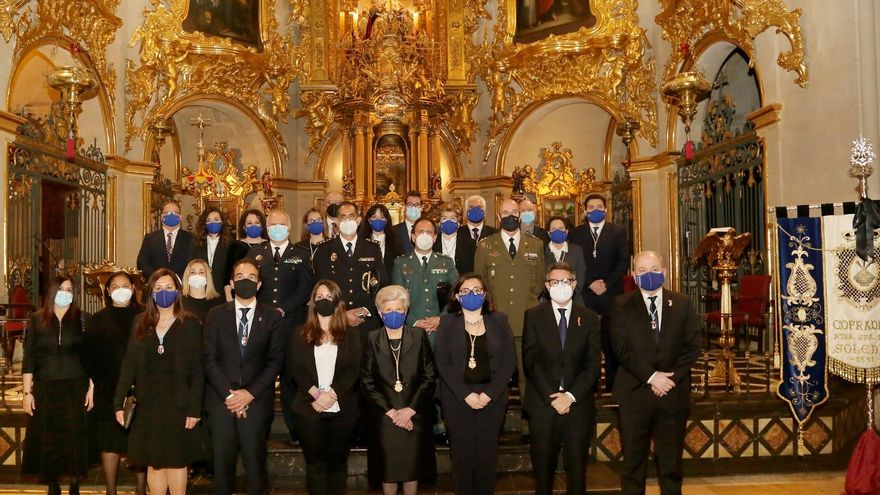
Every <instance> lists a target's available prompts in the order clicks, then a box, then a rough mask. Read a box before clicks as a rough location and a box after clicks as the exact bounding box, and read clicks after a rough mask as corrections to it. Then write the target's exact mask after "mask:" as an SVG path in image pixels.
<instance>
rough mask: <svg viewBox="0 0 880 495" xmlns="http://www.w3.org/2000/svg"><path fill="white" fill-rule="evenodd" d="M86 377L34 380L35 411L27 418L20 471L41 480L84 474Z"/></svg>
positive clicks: (86, 470) (85, 468) (86, 458)
mask: <svg viewBox="0 0 880 495" xmlns="http://www.w3.org/2000/svg"><path fill="white" fill-rule="evenodd" d="M88 389H89V380H88V378H85V377H83V378H73V379H69V380H52V381H41V380H36V381H35V382H34V388H33V393H34V402H35V405H36V410H35V411H34V415H33V416H31V417H30V418H28V425H27V433H26V435H25V439H24V453H23V455H22V462H21V472H22V473H23V474H31V475H39V476H40V477H41V478H42V479H43V480H44V481H47V480H54V479H56V478H58V477H59V476H85V475H86V474H87V473H88V470H89V455H88V446H87V438H88V437H87V435H88V429H87V426H86V408H85V406H83V404H84V403H85V398H86V392H87V391H88Z"/></svg>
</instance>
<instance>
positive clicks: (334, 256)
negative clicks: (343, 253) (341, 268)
mask: <svg viewBox="0 0 880 495" xmlns="http://www.w3.org/2000/svg"><path fill="white" fill-rule="evenodd" d="M330 261H336V253H331V254H330Z"/></svg>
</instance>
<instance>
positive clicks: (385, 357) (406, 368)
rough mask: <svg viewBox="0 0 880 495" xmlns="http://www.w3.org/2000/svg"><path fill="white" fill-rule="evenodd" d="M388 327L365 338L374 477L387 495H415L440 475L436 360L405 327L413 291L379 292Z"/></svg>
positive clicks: (420, 333) (424, 341) (364, 380)
mask: <svg viewBox="0 0 880 495" xmlns="http://www.w3.org/2000/svg"><path fill="white" fill-rule="evenodd" d="M376 309H377V310H378V311H379V316H381V317H382V321H383V322H384V324H385V325H384V327H382V328H380V329H378V330H373V331H372V332H370V333H369V335H367V343H366V347H365V350H364V362H363V365H362V366H361V387H362V389H363V392H364V396H365V398H366V405H367V411H365V413H366V414H365V415H366V417H367V418H366V419H367V421H368V426H367V428H366V430H367V431H369V432H371V433H372V435H373V438H370V442H369V449H368V455H367V461H368V467H369V474H370V478H371V480H373V481H381V482H382V492H383V493H384V494H385V495H395V494H396V493H397V486H398V483H402V484H403V494H404V495H415V493H416V492H417V490H418V482H419V480H424V479H430V478H432V477H433V476H434V475H435V474H436V462H435V458H434V439H433V435H432V429H431V427H432V425H433V404H434V380H435V378H436V374H435V371H434V357H433V354H432V353H431V345H430V343H429V342H428V338H427V336H426V334H425V331H424V330H422V329H421V328H415V327H409V326H404V322H405V321H406V312H407V310H408V309H409V293H408V292H407V291H406V289H405V288H403V287H401V286H399V285H389V286H388V287H385V288H383V289H381V290H379V292H378V293H377V294H376Z"/></svg>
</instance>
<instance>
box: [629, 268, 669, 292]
mask: <svg viewBox="0 0 880 495" xmlns="http://www.w3.org/2000/svg"><path fill="white" fill-rule="evenodd" d="M634 278H635V279H636V285H638V286H639V287H640V288H641V289H642V290H644V291H648V292H653V291H655V290H657V289H659V288H660V287H662V286H663V282H664V280H665V279H666V277H664V276H663V272H645V273H643V274H641V275H635V276H634Z"/></svg>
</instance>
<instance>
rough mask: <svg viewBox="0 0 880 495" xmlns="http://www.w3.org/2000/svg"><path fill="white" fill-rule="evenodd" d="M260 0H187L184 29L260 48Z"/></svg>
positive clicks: (261, 40) (261, 42) (261, 44)
mask: <svg viewBox="0 0 880 495" xmlns="http://www.w3.org/2000/svg"><path fill="white" fill-rule="evenodd" d="M260 4H261V0H189V6H188V9H187V12H186V17H185V18H184V20H183V30H184V31H186V32H188V33H194V32H199V33H202V34H204V35H206V36H212V37H217V38H227V39H231V40H233V41H236V42H239V43H242V44H244V45H247V46H250V47H254V48H256V49H257V50H258V51H262V49H263V37H262V29H261V25H260V18H261V12H260Z"/></svg>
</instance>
